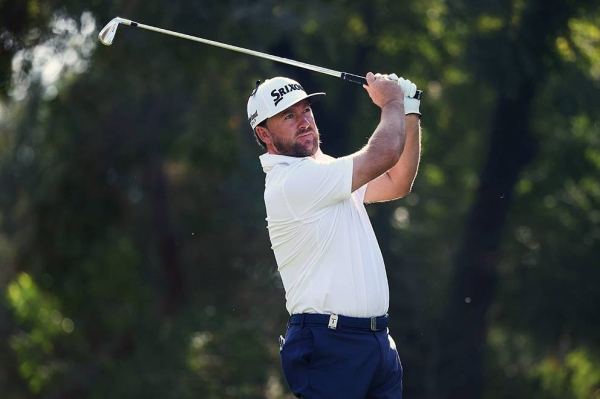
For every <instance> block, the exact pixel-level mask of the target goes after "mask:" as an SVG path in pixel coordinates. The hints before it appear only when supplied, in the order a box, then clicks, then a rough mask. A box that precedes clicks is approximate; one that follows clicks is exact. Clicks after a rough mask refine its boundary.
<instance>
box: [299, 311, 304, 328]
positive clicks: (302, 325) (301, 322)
mask: <svg viewBox="0 0 600 399" xmlns="http://www.w3.org/2000/svg"><path fill="white" fill-rule="evenodd" d="M302 327H304V313H302V314H300V328H302Z"/></svg>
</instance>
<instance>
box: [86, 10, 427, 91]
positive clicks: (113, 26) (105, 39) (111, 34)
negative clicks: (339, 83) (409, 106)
mask: <svg viewBox="0 0 600 399" xmlns="http://www.w3.org/2000/svg"><path fill="white" fill-rule="evenodd" d="M120 24H123V25H128V26H133V27H134V28H142V29H146V30H151V31H154V32H158V33H164V34H165V35H170V36H175V37H180V38H182V39H188V40H193V41H195V42H200V43H204V44H208V45H210V46H216V47H221V48H224V49H227V50H232V51H237V52H238V53H244V54H249V55H253V56H255V57H260V58H266V59H268V60H271V61H276V62H281V63H284V64H288V65H293V66H296V67H299V68H304V69H308V70H311V71H314V72H319V73H324V74H326V75H331V76H335V77H338V78H341V79H344V80H348V81H350V82H354V83H359V84H367V80H366V79H365V78H364V77H363V76H358V75H353V74H351V73H346V72H339V71H334V70H333V69H327V68H323V67H320V66H316V65H311V64H307V63H304V62H300V61H294V60H290V59H287V58H283V57H278V56H276V55H270V54H266V53H261V52H259V51H254V50H248V49H245V48H242V47H237V46H232V45H229V44H225V43H219V42H215V41H213V40H208V39H202V38H200V37H195V36H190V35H185V34H183V33H178V32H173V31H170V30H166V29H161V28H156V27H154V26H150V25H144V24H140V23H137V22H134V21H131V20H129V19H125V18H121V17H116V18H113V19H112V20H111V21H110V22H109V23H108V24H107V25H106V26H105V27H104V28H103V29H102V30H101V31H100V33H99V34H98V38H99V39H100V41H101V42H102V44H104V45H106V46H110V45H111V44H112V42H113V41H114V40H115V34H116V33H117V28H118V27H119V25H120ZM421 95H422V91H421V90H417V92H416V94H415V95H414V98H416V99H418V100H420V99H421Z"/></svg>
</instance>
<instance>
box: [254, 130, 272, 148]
mask: <svg viewBox="0 0 600 399" xmlns="http://www.w3.org/2000/svg"><path fill="white" fill-rule="evenodd" d="M255 131H256V135H257V136H258V138H259V139H261V140H262V141H263V142H264V143H265V144H268V143H270V142H271V135H270V134H269V130H268V129H265V127H264V126H257V127H256V129H255Z"/></svg>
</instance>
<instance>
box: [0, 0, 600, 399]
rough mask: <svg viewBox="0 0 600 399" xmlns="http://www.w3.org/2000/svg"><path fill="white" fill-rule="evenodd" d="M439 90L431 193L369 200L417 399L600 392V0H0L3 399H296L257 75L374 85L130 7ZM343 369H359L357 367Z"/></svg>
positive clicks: (350, 147)
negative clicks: (112, 34) (273, 241)
mask: <svg viewBox="0 0 600 399" xmlns="http://www.w3.org/2000/svg"><path fill="white" fill-rule="evenodd" d="M118 15H119V16H122V17H124V18H129V19H132V20H134V21H138V22H140V23H144V24H148V25H153V26H157V27H162V28H165V29H170V30H175V31H178V32H182V33H187V34H190V35H194V36H200V37H203V38H207V39H212V40H216V41H220V42H224V43H228V44H233V45H236V46H241V47H245V48H249V49H253V50H258V51H263V52H267V53H269V54H273V55H278V56H282V57H286V58H291V59H295V60H299V61H304V62H307V63H311V64H315V65H319V66H323V67H326V68H331V69H335V70H339V71H345V72H350V73H354V74H360V75H365V74H366V72H368V71H373V72H382V73H392V72H395V73H397V74H398V75H401V76H404V77H406V78H409V79H411V80H412V81H413V82H415V83H416V84H417V86H418V87H419V88H420V89H422V90H423V91H424V96H423V100H422V101H421V112H422V114H423V116H422V121H421V123H422V127H423V155H422V160H421V167H420V171H419V174H418V176H417V179H416V183H415V186H414V189H413V192H412V193H411V194H410V195H409V196H407V197H406V198H403V199H401V200H399V201H394V202H390V203H384V204H377V205H370V206H368V210H369V212H370V215H371V219H372V222H373V225H374V228H375V231H376V234H377V236H378V240H379V243H380V245H381V248H382V251H383V254H384V258H385V260H386V265H387V270H388V277H389V282H390V292H391V304H390V314H391V331H392V335H393V336H394V338H395V340H396V342H397V344H398V348H399V352H400V355H401V359H402V362H403V365H404V371H405V377H404V384H405V389H404V393H405V397H406V398H414V399H442V398H449V399H454V398H461V399H469V398H487V399H499V398H547V399H554V398H557V399H558V398H561V399H569V398H576V399H590V398H596V399H597V398H600V311H599V309H598V307H599V306H600V286H599V282H600V126H599V124H598V123H599V119H600V112H599V111H600V107H599V104H600V28H599V26H600V3H598V2H597V1H592V0H570V1H564V0H528V1H524V0H508V1H503V2H500V1H492V0H450V1H444V0H406V1H401V2H400V1H392V0H372V1H369V2H367V1H350V0H330V1H324V0H323V1H320V0H315V1H312V0H311V1H305V2H278V1H274V0H265V1H251V0H223V1H216V0H215V1H202V2H200V1H191V0H181V1H174V2H167V1H163V0H146V1H138V0H129V1H124V0H92V1H88V2H81V1H75V0H61V1H57V0H45V1H42V0H21V1H7V0H3V1H0V18H1V25H0V93H1V94H0V96H1V100H0V292H1V295H0V397H1V398H2V399H20V398H208V399H221V398H224V399H226V398H267V399H287V398H290V397H291V396H290V394H289V391H288V389H287V386H286V384H285V381H284V380H283V378H282V375H281V371H280V364H279V351H278V349H279V347H278V342H277V337H278V336H279V334H283V333H284V332H285V324H286V320H287V316H288V315H287V313H286V310H285V301H284V292H283V289H282V285H281V282H280V279H279V276H278V274H277V269H276V264H275V260H274V257H273V254H272V252H271V249H270V243H269V238H268V232H267V229H266V222H265V209H264V203H263V199H262V194H263V188H264V174H263V172H262V170H261V167H260V163H259V161H258V156H259V155H260V154H261V153H262V151H261V149H260V148H259V147H258V146H257V145H256V143H255V142H254V139H253V136H252V132H251V129H250V127H249V125H248V123H247V121H246V119H247V117H246V111H245V110H246V101H247V98H248V95H249V94H250V92H251V91H252V89H253V88H254V85H255V81H256V80H257V79H265V78H269V77H273V76H277V75H286V76H289V77H291V78H294V79H296V80H298V81H300V82H301V83H302V84H303V86H304V87H305V88H306V90H307V91H309V92H313V91H321V90H322V91H326V92H327V98H326V100H324V101H322V102H320V103H319V104H317V105H316V106H315V108H314V112H315V115H316V120H317V125H318V126H319V128H320V131H321V135H322V140H323V145H322V148H323V149H324V152H326V153H328V154H331V155H334V156H342V155H346V154H349V153H351V152H354V151H356V150H358V149H359V148H360V147H361V146H362V145H364V144H365V143H366V140H367V138H368V137H369V135H370V134H371V132H372V131H373V129H374V127H375V126H376V124H377V122H378V118H379V111H378V109H377V107H376V106H374V105H373V104H372V102H371V101H370V99H369V97H368V95H367V94H366V92H365V91H364V89H363V88H362V87H361V86H360V85H356V84H353V83H348V82H344V81H342V80H340V79H336V78H333V77H330V76H326V75H320V74H317V73H314V72H310V71H305V70H301V69H298V68H294V67H289V66H285V65H282V64H275V63H273V62H270V61H267V60H263V59H260V58H255V57H251V56H247V55H244V54H239V53H234V52H230V51H227V50H222V49H219V48H216V47H210V46H206V45H202V44H198V43H194V42H191V41H186V40H182V39H177V38H173V37H169V36H165V35H160V34H157V33H154V32H149V31H143V30H138V29H134V28H130V27H127V26H122V27H120V28H119V32H118V34H117V37H116V39H115V42H114V44H113V45H112V46H111V47H105V46H102V45H101V43H100V42H99V41H98V40H97V35H98V32H99V30H100V29H102V27H104V25H105V24H106V23H108V22H109V21H110V20H111V19H112V18H113V17H116V16H118ZM349 378H351V376H349Z"/></svg>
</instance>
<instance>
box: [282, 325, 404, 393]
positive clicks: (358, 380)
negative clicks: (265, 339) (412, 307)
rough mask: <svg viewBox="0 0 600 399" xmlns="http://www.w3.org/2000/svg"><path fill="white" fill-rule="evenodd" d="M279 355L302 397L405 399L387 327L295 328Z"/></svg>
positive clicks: (399, 369)
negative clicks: (371, 328) (379, 328)
mask: <svg viewBox="0 0 600 399" xmlns="http://www.w3.org/2000/svg"><path fill="white" fill-rule="evenodd" d="M280 355H281V364H282V368H283V374H284V376H285V379H286V382H287V383H288V385H289V387H290V389H291V391H292V392H293V394H294V395H295V396H296V397H297V398H306V399H338V398H339V399H392V398H393V399H401V398H402V365H401V363H400V357H399V356H398V351H397V350H396V344H395V343H394V340H393V339H392V337H391V336H390V335H389V330H388V329H387V328H385V329H383V330H380V331H370V330H363V329H353V328H344V327H342V328H337V329H336V330H332V329H329V328H327V325H306V324H304V325H291V326H289V328H288V330H287V333H286V337H285V342H284V343H282V345H281V351H280Z"/></svg>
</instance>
